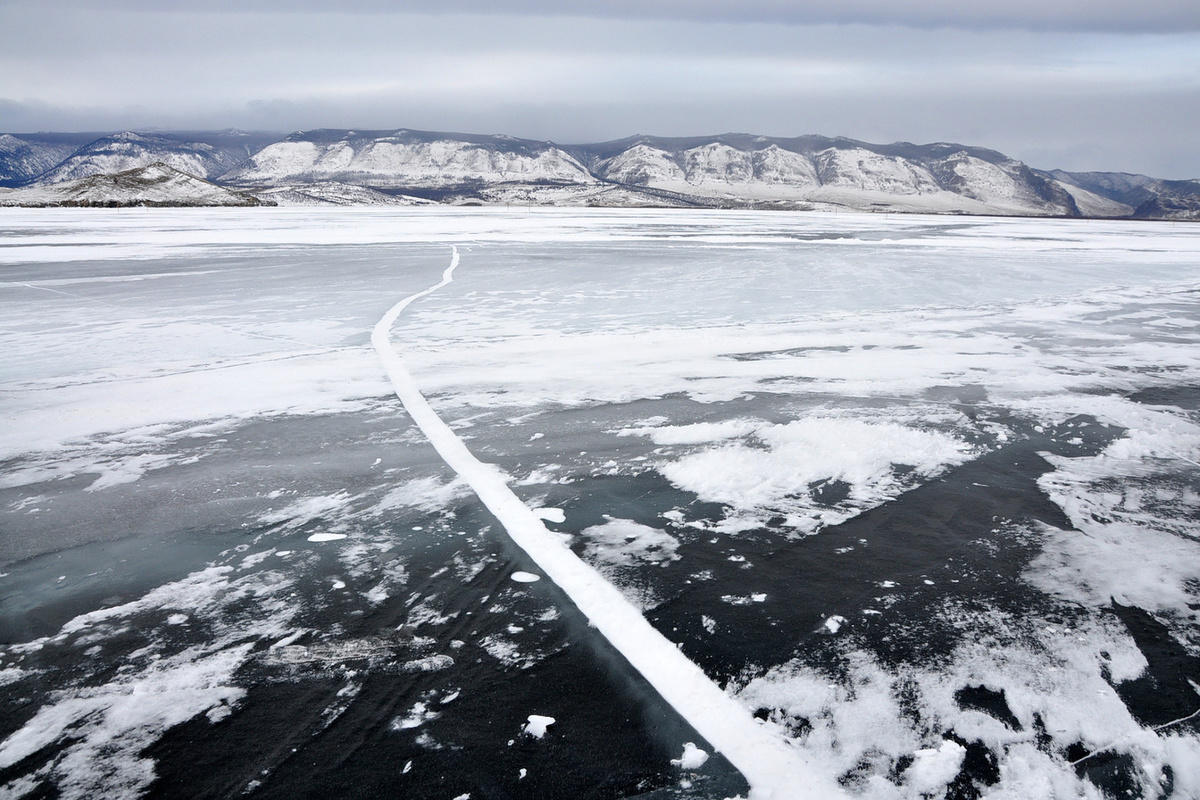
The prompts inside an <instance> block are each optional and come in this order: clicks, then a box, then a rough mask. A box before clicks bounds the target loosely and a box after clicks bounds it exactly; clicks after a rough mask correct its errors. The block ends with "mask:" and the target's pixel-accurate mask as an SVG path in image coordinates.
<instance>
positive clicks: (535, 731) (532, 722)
mask: <svg viewBox="0 0 1200 800" xmlns="http://www.w3.org/2000/svg"><path fill="white" fill-rule="evenodd" d="M555 722H556V720H555V719H554V717H543V716H542V715H541V714H530V715H529V721H528V722H526V723H525V724H524V725H523V726H522V727H521V732H522V733H524V734H526V735H527V736H532V737H533V738H535V739H541V738H542V737H543V736H545V735H546V728H548V727H550V726H551V725H553V724H554V723H555Z"/></svg>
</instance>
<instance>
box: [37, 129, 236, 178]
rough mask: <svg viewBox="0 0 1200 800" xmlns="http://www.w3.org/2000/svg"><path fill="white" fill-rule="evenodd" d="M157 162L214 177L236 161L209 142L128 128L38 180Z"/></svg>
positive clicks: (106, 171)
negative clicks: (140, 131) (134, 131)
mask: <svg viewBox="0 0 1200 800" xmlns="http://www.w3.org/2000/svg"><path fill="white" fill-rule="evenodd" d="M157 163H163V164H166V165H167V166H169V167H172V168H173V169H177V170H179V171H180V172H185V173H187V174H188V175H195V176H197V177H200V178H212V177H216V176H217V175H220V174H221V173H223V172H225V171H227V170H228V169H230V168H231V167H232V166H233V165H234V160H233V158H232V157H231V156H230V155H229V154H227V153H225V152H223V151H222V150H221V149H219V148H217V147H215V146H213V145H211V144H207V143H205V142H194V141H182V140H180V139H177V138H175V137H173V136H166V135H159V134H144V133H133V132H130V131H125V132H124V133H118V134H116V135H114V136H106V137H104V138H102V139H97V140H96V141H94V142H92V143H90V144H88V145H86V146H85V147H82V148H80V149H79V150H78V151H77V152H75V153H74V154H72V155H71V156H70V157H69V158H67V159H65V160H64V161H62V162H61V163H60V164H58V166H56V167H55V168H54V169H52V170H50V171H49V172H47V173H46V174H45V175H43V176H42V177H41V178H40V179H39V180H38V182H39V183H59V182H61V181H72V180H78V179H80V178H86V177H88V176H90V175H111V174H113V173H117V172H125V171H126V170H131V169H136V168H138V167H146V166H149V165H151V164H157Z"/></svg>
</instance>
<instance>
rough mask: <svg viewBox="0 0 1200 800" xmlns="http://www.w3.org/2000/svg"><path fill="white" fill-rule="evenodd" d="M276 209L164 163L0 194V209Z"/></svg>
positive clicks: (267, 203) (40, 184)
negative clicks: (143, 207)
mask: <svg viewBox="0 0 1200 800" xmlns="http://www.w3.org/2000/svg"><path fill="white" fill-rule="evenodd" d="M259 205H274V204H273V203H270V202H267V201H263V200H259V199H258V198H256V197H252V196H250V195H248V194H244V193H242V192H236V191H233V190H231V189H227V188H225V187H223V186H217V185H216V184H213V183H209V182H208V181H206V180H202V179H200V178H197V177H195V176H193V175H188V174H185V173H183V172H180V171H179V170H176V169H174V168H172V167H170V166H168V165H166V164H163V163H157V164H150V165H148V166H145V167H136V168H134V169H131V170H125V171H124V172H118V173H115V174H112V175H89V176H88V177H86V178H79V179H78V180H73V181H62V182H59V183H39V184H34V185H32V186H26V187H24V188H21V189H10V190H7V191H4V192H2V193H0V206H27V207H28V206H37V207H41V206H83V207H95V206H99V207H105V208H120V207H124V206H259Z"/></svg>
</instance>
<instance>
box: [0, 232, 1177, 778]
mask: <svg viewBox="0 0 1200 800" xmlns="http://www.w3.org/2000/svg"><path fill="white" fill-rule="evenodd" d="M455 252H456V253H457V254H458V259H459V261H458V263H457V266H456V269H455V271H454V274H453V281H451V282H449V283H446V284H445V285H443V286H441V287H440V288H438V289H437V290H436V291H434V292H432V293H429V294H427V295H424V296H422V297H419V298H417V299H415V300H414V301H413V302H412V303H411V304H410V305H409V306H408V307H406V308H404V309H403V311H402V312H401V313H400V314H399V316H398V317H397V318H396V320H395V322H394V324H392V325H391V326H390V329H389V331H390V341H391V344H392V346H393V347H394V350H395V353H396V355H397V356H398V357H399V358H400V359H401V360H402V362H403V366H404V367H405V368H406V369H407V371H408V373H410V375H411V379H412V381H413V383H414V386H415V388H416V389H419V391H420V393H421V394H422V395H423V396H424V397H425V398H426V399H427V400H428V403H429V405H430V407H431V409H432V411H433V412H436V414H437V416H438V417H439V418H440V419H441V420H442V421H444V422H445V424H446V425H447V426H448V429H449V431H451V432H452V434H451V436H452V438H454V439H455V441H461V442H462V443H464V444H465V445H466V447H467V449H468V450H469V451H470V453H471V454H472V455H473V457H474V458H475V459H477V460H478V461H479V462H482V464H484V465H494V466H495V468H496V469H498V470H499V472H498V477H499V478H500V479H502V482H503V483H505V484H507V487H508V490H511V493H514V494H515V496H516V497H517V498H519V499H520V501H521V505H522V507H523V508H525V509H527V512H528V520H529V521H530V524H532V525H535V526H538V527H542V526H544V532H545V534H546V536H547V537H548V541H551V542H555V543H562V544H564V545H566V546H567V547H569V549H570V551H571V552H573V553H574V554H575V555H576V556H578V558H579V559H581V561H582V563H583V564H584V565H588V566H589V567H590V568H594V571H595V573H596V574H597V575H598V576H601V578H602V580H603V582H604V584H605V586H607V585H608V584H609V583H611V584H612V586H615V588H616V590H617V591H618V592H619V594H620V597H621V598H623V599H621V600H620V601H619V602H620V603H627V604H628V605H629V606H630V607H631V608H633V609H636V610H637V612H640V614H639V619H642V618H644V620H645V621H646V622H648V623H649V626H648V627H649V628H652V631H651V632H652V633H653V634H654V635H655V636H660V637H661V638H662V641H664V642H666V643H667V644H668V645H669V646H670V647H671V649H672V650H677V652H678V653H679V654H680V656H681V657H682V663H687V662H691V663H693V664H695V665H698V666H699V667H700V668H701V669H702V670H703V676H704V678H705V680H707V681H709V682H710V683H711V684H712V685H713V686H715V687H717V689H718V690H719V693H720V694H721V695H722V698H723V699H728V701H730V704H731V707H733V708H736V709H740V711H741V712H743V713H744V715H745V719H746V720H747V721H748V722H747V723H746V724H749V725H752V726H754V730H753V731H751V733H752V734H753V735H755V736H758V735H761V736H763V737H764V741H767V742H768V743H780V747H782V748H783V749H784V751H786V752H787V753H789V754H792V755H789V756H788V758H792V756H794V759H795V764H797V765H800V766H799V767H797V768H798V769H799V768H802V769H803V770H806V772H805V774H806V775H807V776H808V777H809V778H811V780H812V781H813V784H812V785H813V786H818V787H836V788H832V789H830V791H841V792H844V793H845V794H847V795H848V796H861V797H870V798H918V797H930V796H933V797H955V798H968V797H1023V798H1028V797H1043V796H1070V797H1077V796H1078V797H1096V798H1099V797H1103V796H1114V795H1120V796H1135V797H1200V727H1198V725H1197V722H1196V720H1195V719H1190V720H1189V719H1185V718H1187V717H1189V715H1191V714H1192V713H1193V712H1195V711H1196V710H1197V709H1200V689H1198V687H1200V629H1198V628H1197V617H1196V614H1197V611H1198V610H1200V405H1198V401H1200V347H1198V346H1197V345H1198V344H1200V304H1198V300H1200V229H1197V228H1196V227H1195V226H1188V225H1172V224H1170V223H1127V222H1097V221H1086V222H1085V221H1076V220H1062V221H1059V220H1019V219H981V218H965V217H964V218H951V217H921V216H899V215H882V214H878V215H871V214H859V215H831V214H820V213H763V212H760V213H755V212H717V211H648V210H570V211H568V210H550V209H539V210H528V211H526V210H523V211H507V210H503V209H447V208H432V209H425V208H421V209H402V210H399V211H395V210H375V209H334V210H300V209H295V210H293V209H256V210H249V211H246V210H213V211H207V210H198V209H189V210H130V211H119V212H118V211H99V210H91V211H68V210H9V211H6V212H5V214H4V215H3V219H0V305H2V307H3V314H2V315H0V346H2V347H3V353H4V356H3V359H2V360H0V404H2V406H0V409H2V411H3V417H4V420H5V425H4V426H3V428H2V429H0V459H2V461H0V464H2V467H0V514H2V515H3V516H0V520H2V523H0V696H2V697H3V698H4V700H5V702H4V703H3V704H2V705H0V796H7V797H25V796H29V797H35V796H37V797H40V796H46V795H47V794H52V793H54V792H57V793H58V794H59V795H61V796H64V797H139V796H144V795H150V796H158V797H200V796H205V797H208V796H211V797H218V796H220V797H224V796H232V795H240V794H241V793H243V792H245V791H253V793H254V794H255V795H257V796H268V797H299V796H316V795H326V796H351V795H355V796H357V795H362V796H374V797H382V796H396V797H430V798H434V797H437V798H441V797H445V798H452V797H457V796H461V795H463V794H466V793H470V794H471V796H472V797H556V796H564V797H566V796H569V797H634V796H645V797H656V798H657V797H698V798H699V797H703V798H708V797H713V798H719V797H729V796H734V795H738V794H741V795H743V796H744V795H746V794H747V793H751V792H753V793H754V794H756V795H759V796H764V797H765V796H767V794H768V792H769V791H770V787H769V786H768V784H769V783H770V779H769V774H770V772H771V770H772V769H775V767H776V766H777V765H776V764H775V763H774V762H772V763H762V764H746V763H744V762H742V761H740V760H739V759H743V758H752V757H753V754H750V755H749V756H745V755H743V754H740V753H736V752H733V749H731V747H726V748H725V752H724V753H722V748H720V747H714V746H713V744H712V743H711V742H710V741H708V740H707V739H705V737H704V736H702V735H700V734H698V733H697V729H696V727H694V724H701V723H698V722H696V720H695V718H694V717H689V713H693V712H692V711H689V710H688V709H686V708H684V707H683V706H684V705H686V700H676V701H672V702H669V701H668V700H665V699H664V696H665V695H664V694H663V690H661V689H660V690H656V689H655V688H654V686H655V685H656V684H655V683H654V681H655V679H654V677H653V676H652V675H649V674H648V672H649V671H648V670H645V669H639V668H638V666H637V665H638V663H639V662H638V658H639V656H638V655H637V654H636V653H633V652H626V651H623V650H621V649H618V648H623V647H625V646H624V645H622V644H620V643H619V642H618V643H617V646H616V647H614V644H613V643H612V642H610V641H609V640H606V639H605V638H604V636H602V635H601V633H600V631H601V630H603V625H601V627H600V628H599V629H598V628H597V627H595V626H594V625H595V620H593V621H592V623H589V620H588V618H587V617H585V616H584V615H583V614H581V613H580V611H579V608H580V607H584V608H585V613H586V607H585V606H577V604H576V603H575V602H573V601H572V600H571V599H570V598H571V596H572V595H571V592H572V588H571V587H570V586H569V585H566V584H567V580H566V579H564V580H563V581H560V583H562V584H564V585H558V584H556V582H555V581H554V580H537V578H539V577H543V576H544V575H546V572H545V571H544V570H543V569H542V568H541V567H539V564H538V562H537V560H536V556H535V557H534V558H531V557H530V555H529V554H528V553H526V552H523V551H522V550H520V549H519V548H517V547H516V546H515V545H514V543H513V540H512V539H511V538H510V537H509V534H508V533H507V532H506V530H505V524H504V520H503V519H499V520H498V519H497V517H495V516H493V514H492V513H491V512H490V511H489V510H488V508H487V507H485V506H484V505H483V504H482V503H481V502H480V500H479V498H478V497H477V495H476V494H475V490H474V489H473V488H472V485H473V484H472V483H471V481H470V476H469V475H462V474H459V473H458V472H456V471H455V470H454V469H452V468H451V467H450V466H448V465H447V463H446V462H445V461H444V460H443V459H442V457H441V456H440V455H439V453H438V451H437V450H435V449H434V448H433V447H432V446H431V445H430V443H429V440H428V439H427V438H426V436H425V434H423V433H422V431H421V430H420V429H419V428H418V427H417V426H416V425H414V423H413V420H412V418H411V417H410V416H409V414H408V412H406V411H405V409H404V407H403V405H402V404H401V402H400V400H399V399H398V398H397V396H396V395H395V394H394V393H393V389H394V387H393V385H392V384H391V382H390V381H389V378H388V374H387V373H386V372H385V370H384V364H383V362H382V361H381V358H380V355H379V353H378V352H377V351H376V350H375V349H374V348H373V347H372V345H371V331H372V329H373V328H374V326H375V325H376V324H377V323H378V322H379V321H380V319H381V318H382V317H383V316H384V314H385V313H386V312H387V311H388V310H389V309H390V308H392V307H393V306H394V305H395V304H396V303H397V302H398V301H401V300H403V299H405V298H408V297H411V296H413V295H415V294H417V293H420V292H423V291H425V290H427V289H430V288H431V287H434V286H435V285H437V284H438V283H439V281H440V280H441V279H442V277H443V273H444V272H445V270H446V269H447V267H448V266H449V265H450V264H451V259H452V255H453V253H455ZM610 638H611V637H610ZM636 646H637V644H636V642H635V644H634V645H632V647H636ZM669 694H670V693H669V692H668V695H669ZM702 705H703V704H702ZM701 711H704V709H701ZM550 718H553V720H554V722H553V724H550V723H544V725H541V726H540V727H539V728H538V729H539V730H540V731H541V732H542V734H543V735H542V736H533V735H524V734H523V733H522V732H523V731H525V730H528V726H529V725H530V724H531V721H532V720H535V719H536V720H546V719H550ZM689 719H692V722H689ZM1180 720H1183V721H1180ZM730 724H731V725H732V724H733V723H732V722H731V723H730ZM738 724H741V723H738ZM680 753H683V754H684V755H683V756H682V757H681V756H680ZM700 753H707V754H708V756H709V757H708V758H700V757H699V754H700ZM725 756H728V758H726V757H725ZM763 775H767V776H768V777H767V778H763V777H762V776H763ZM747 780H749V783H747Z"/></svg>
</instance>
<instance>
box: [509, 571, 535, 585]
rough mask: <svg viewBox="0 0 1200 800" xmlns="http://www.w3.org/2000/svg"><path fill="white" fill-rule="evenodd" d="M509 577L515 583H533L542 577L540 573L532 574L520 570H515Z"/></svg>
mask: <svg viewBox="0 0 1200 800" xmlns="http://www.w3.org/2000/svg"><path fill="white" fill-rule="evenodd" d="M510 577H511V578H512V579H513V580H514V581H516V582H517V583H533V582H534V581H540V580H541V579H542V578H541V576H540V575H534V574H533V573H532V572H522V571H521V570H517V571H516V572H514V573H513V574H512V575H511V576H510Z"/></svg>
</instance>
